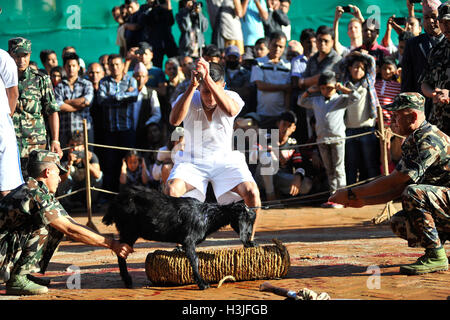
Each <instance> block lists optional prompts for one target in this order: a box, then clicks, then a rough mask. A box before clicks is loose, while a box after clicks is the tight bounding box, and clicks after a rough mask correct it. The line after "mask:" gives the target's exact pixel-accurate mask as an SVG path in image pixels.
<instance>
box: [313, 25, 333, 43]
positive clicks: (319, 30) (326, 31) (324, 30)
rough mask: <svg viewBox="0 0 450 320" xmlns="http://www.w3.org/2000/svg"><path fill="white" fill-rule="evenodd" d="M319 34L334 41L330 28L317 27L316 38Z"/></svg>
mask: <svg viewBox="0 0 450 320" xmlns="http://www.w3.org/2000/svg"><path fill="white" fill-rule="evenodd" d="M321 34H322V35H324V34H328V35H330V36H331V38H332V39H333V40H334V30H333V29H332V28H330V27H329V26H320V27H318V28H317V31H316V37H318V36H319V35H321Z"/></svg>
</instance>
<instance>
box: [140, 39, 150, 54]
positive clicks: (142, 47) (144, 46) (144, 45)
mask: <svg viewBox="0 0 450 320" xmlns="http://www.w3.org/2000/svg"><path fill="white" fill-rule="evenodd" d="M138 47H139V49H137V50H136V54H144V53H145V50H147V49H149V50H150V51H153V48H152V46H151V45H149V44H148V42H144V41H143V42H139V44H138Z"/></svg>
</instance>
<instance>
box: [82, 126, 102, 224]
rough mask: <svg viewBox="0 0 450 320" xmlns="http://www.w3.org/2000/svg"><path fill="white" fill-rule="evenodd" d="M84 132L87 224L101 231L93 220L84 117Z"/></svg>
mask: <svg viewBox="0 0 450 320" xmlns="http://www.w3.org/2000/svg"><path fill="white" fill-rule="evenodd" d="M83 133H84V160H85V179H86V209H87V214H88V222H87V224H86V225H87V226H88V227H89V228H91V229H94V230H95V231H96V232H99V231H98V229H97V227H96V226H95V224H94V223H93V222H92V200H91V173H90V169H89V154H88V153H89V149H88V130H87V121H86V119H83Z"/></svg>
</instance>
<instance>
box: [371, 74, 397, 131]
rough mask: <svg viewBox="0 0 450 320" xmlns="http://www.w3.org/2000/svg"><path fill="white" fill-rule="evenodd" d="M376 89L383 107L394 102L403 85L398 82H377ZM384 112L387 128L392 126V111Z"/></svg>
mask: <svg viewBox="0 0 450 320" xmlns="http://www.w3.org/2000/svg"><path fill="white" fill-rule="evenodd" d="M375 89H376V90H377V96H378V101H379V102H380V105H381V106H382V107H383V106H385V105H387V104H390V103H392V102H394V98H395V96H396V95H398V94H399V93H400V91H401V84H400V83H399V82H397V81H386V80H382V79H381V80H380V79H379V80H377V82H376V83H375ZM382 110H383V121H384V125H385V126H386V127H388V126H390V125H391V117H392V111H388V110H385V109H382Z"/></svg>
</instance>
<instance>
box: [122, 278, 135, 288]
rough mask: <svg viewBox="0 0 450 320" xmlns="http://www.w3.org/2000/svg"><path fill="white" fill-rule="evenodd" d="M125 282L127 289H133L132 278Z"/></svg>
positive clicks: (124, 280) (125, 279)
mask: <svg viewBox="0 0 450 320" xmlns="http://www.w3.org/2000/svg"><path fill="white" fill-rule="evenodd" d="M123 282H124V283H125V288H127V289H132V288H133V280H131V277H127V278H124V279H123Z"/></svg>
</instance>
